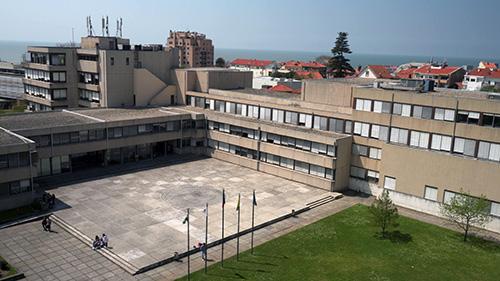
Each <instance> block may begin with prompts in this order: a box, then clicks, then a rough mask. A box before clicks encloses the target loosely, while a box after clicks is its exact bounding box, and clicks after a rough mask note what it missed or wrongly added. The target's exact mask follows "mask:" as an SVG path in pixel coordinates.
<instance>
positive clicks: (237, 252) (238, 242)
mask: <svg viewBox="0 0 500 281" xmlns="http://www.w3.org/2000/svg"><path fill="white" fill-rule="evenodd" d="M240 198H241V194H240V193H238V206H237V210H238V230H237V233H238V234H237V236H236V260H237V261H238V260H240V210H241V208H240Z"/></svg>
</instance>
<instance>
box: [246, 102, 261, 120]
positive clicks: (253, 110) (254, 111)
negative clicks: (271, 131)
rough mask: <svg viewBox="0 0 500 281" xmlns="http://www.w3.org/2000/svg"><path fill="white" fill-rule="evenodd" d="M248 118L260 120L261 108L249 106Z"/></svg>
mask: <svg viewBox="0 0 500 281" xmlns="http://www.w3.org/2000/svg"><path fill="white" fill-rule="evenodd" d="M248 117H252V118H259V107H258V106H255V105H249V106H248Z"/></svg>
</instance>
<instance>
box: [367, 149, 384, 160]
mask: <svg viewBox="0 0 500 281" xmlns="http://www.w3.org/2000/svg"><path fill="white" fill-rule="evenodd" d="M369 157H370V158H372V159H378V160H380V159H382V149H380V148H375V147H370V153H369Z"/></svg>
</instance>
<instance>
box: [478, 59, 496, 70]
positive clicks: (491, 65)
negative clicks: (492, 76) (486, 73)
mask: <svg viewBox="0 0 500 281" xmlns="http://www.w3.org/2000/svg"><path fill="white" fill-rule="evenodd" d="M481 63H482V64H483V65H484V67H485V68H489V69H497V68H498V66H497V64H496V63H494V62H489V61H482V62H481Z"/></svg>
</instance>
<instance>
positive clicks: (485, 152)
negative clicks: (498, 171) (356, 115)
mask: <svg viewBox="0 0 500 281" xmlns="http://www.w3.org/2000/svg"><path fill="white" fill-rule="evenodd" d="M353 134H354V135H360V136H363V137H369V138H374V139H378V140H382V141H389V142H390V143H394V144H402V145H409V146H411V147H416V148H423V149H431V150H436V151H446V152H451V153H454V154H462V155H466V156H471V157H477V158H479V159H483V160H491V161H496V162H498V161H500V144H496V143H490V142H484V141H476V140H471V139H464V138H460V137H455V138H453V137H452V136H447V135H440V134H431V133H426V132H419V131H410V130H407V129H401V128H396V127H392V128H390V129H389V127H387V126H381V125H375V124H368V123H361V122H354V130H353Z"/></svg>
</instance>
